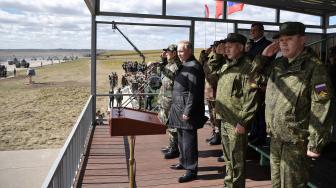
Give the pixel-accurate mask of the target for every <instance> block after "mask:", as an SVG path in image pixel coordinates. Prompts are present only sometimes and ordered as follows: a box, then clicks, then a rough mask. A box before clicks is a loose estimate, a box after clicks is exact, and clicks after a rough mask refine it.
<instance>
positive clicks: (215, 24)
mask: <svg viewBox="0 0 336 188" xmlns="http://www.w3.org/2000/svg"><path fill="white" fill-rule="evenodd" d="M216 23H217V22H215V40H217V37H216V33H217V28H216V25H217V24H216Z"/></svg>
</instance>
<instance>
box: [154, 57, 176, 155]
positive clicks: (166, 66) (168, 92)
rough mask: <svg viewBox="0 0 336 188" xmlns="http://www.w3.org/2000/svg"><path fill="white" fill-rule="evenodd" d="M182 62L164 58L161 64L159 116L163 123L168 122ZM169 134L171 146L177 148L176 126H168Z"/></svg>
mask: <svg viewBox="0 0 336 188" xmlns="http://www.w3.org/2000/svg"><path fill="white" fill-rule="evenodd" d="M180 65H181V62H180V61H179V60H178V59H175V60H174V59H173V60H169V61H168V60H167V59H165V58H163V59H162V63H161V64H160V65H159V68H160V72H161V75H162V86H161V88H160V93H159V97H158V103H159V105H160V109H159V118H160V120H161V122H162V123H163V124H165V125H166V124H167V123H168V114H169V110H170V107H171V104H172V91H173V85H174V77H175V75H176V74H177V71H178V70H179V66H180ZM168 134H169V146H170V147H175V148H176V149H177V143H178V142H177V131H176V128H168Z"/></svg>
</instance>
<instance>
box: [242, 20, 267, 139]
mask: <svg viewBox="0 0 336 188" xmlns="http://www.w3.org/2000/svg"><path fill="white" fill-rule="evenodd" d="M250 36H251V39H250V44H251V46H250V49H249V51H248V52H247V54H248V56H249V57H250V58H251V59H252V60H253V59H254V57H255V56H256V55H261V53H262V52H263V50H264V49H265V48H266V47H267V46H268V45H270V44H271V43H272V42H271V41H269V40H267V39H266V38H265V36H264V25H263V24H262V23H260V22H255V23H253V24H252V25H251V30H250ZM272 58H273V57H272ZM260 100H261V101H260V104H261V105H260V108H259V109H258V112H257V117H256V121H255V123H253V124H252V126H251V131H250V135H249V142H250V143H252V144H255V145H263V144H265V141H266V136H267V134H266V123H265V105H264V101H265V92H261V93H260Z"/></svg>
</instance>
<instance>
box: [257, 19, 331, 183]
mask: <svg viewBox="0 0 336 188" xmlns="http://www.w3.org/2000/svg"><path fill="white" fill-rule="evenodd" d="M304 34H305V26H304V25H303V24H302V23H300V22H286V23H283V24H282V25H281V26H280V31H279V35H280V38H279V43H272V44H271V45H270V46H268V47H267V48H266V49H265V50H264V52H263V57H261V58H260V59H259V60H260V61H264V62H266V63H270V62H267V57H270V56H272V55H274V54H275V53H276V52H277V51H278V49H279V48H280V50H281V52H282V54H283V57H281V58H278V59H276V60H274V61H273V62H272V65H273V66H272V67H273V68H272V71H271V74H270V76H269V79H268V82H267V88H266V100H265V103H266V113H265V115H266V124H267V131H268V133H269V134H270V136H271V155H270V160H271V178H272V185H273V187H275V188H300V187H307V182H308V176H309V166H310V165H309V158H308V157H319V155H320V152H321V149H322V148H323V146H324V145H325V143H326V142H327V140H328V137H329V135H330V129H331V126H330V124H331V123H330V121H331V117H330V115H331V114H330V111H331V108H332V107H331V101H332V100H334V99H333V94H332V89H331V87H330V81H329V78H328V74H327V72H326V70H325V67H324V66H323V65H322V64H321V62H320V60H319V58H318V57H317V56H316V55H315V53H313V52H311V51H310V50H308V49H307V48H305V46H304V45H305V36H304ZM256 61H257V59H256Z"/></svg>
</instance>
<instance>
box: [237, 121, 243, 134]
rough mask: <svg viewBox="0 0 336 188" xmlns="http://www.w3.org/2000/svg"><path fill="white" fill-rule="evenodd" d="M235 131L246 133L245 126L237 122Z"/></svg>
mask: <svg viewBox="0 0 336 188" xmlns="http://www.w3.org/2000/svg"><path fill="white" fill-rule="evenodd" d="M235 132H236V133H237V134H244V133H245V127H243V126H241V125H240V124H239V123H237V125H236V128H235Z"/></svg>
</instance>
